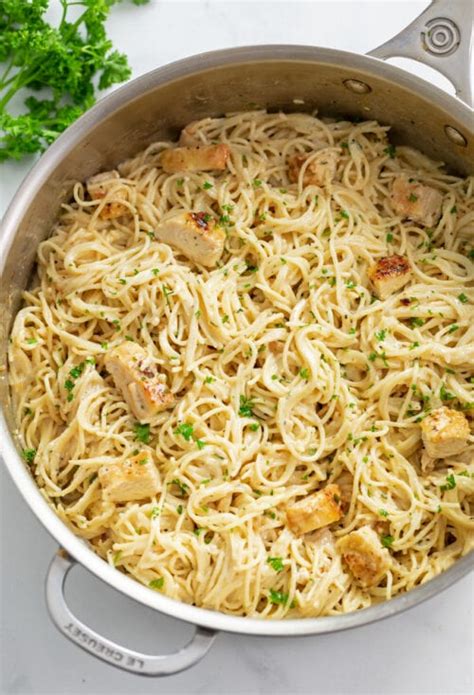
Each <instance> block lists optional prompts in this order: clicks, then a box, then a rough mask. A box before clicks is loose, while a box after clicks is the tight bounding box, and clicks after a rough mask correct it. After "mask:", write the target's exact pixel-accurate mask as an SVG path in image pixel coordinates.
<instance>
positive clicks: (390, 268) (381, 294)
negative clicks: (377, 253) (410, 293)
mask: <svg viewBox="0 0 474 695" xmlns="http://www.w3.org/2000/svg"><path fill="white" fill-rule="evenodd" d="M368 276H369V280H370V281H371V283H372V285H373V287H374V290H375V293H376V295H377V297H378V298H379V299H387V297H390V295H391V294H393V293H394V292H396V291H397V290H400V289H401V288H402V287H404V285H406V284H407V282H408V281H409V280H410V278H411V268H410V263H409V262H408V258H406V256H398V255H397V254H394V255H393V256H384V258H380V259H379V260H378V261H377V263H375V265H373V266H372V267H371V268H369V271H368Z"/></svg>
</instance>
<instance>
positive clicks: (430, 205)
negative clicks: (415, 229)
mask: <svg viewBox="0 0 474 695" xmlns="http://www.w3.org/2000/svg"><path fill="white" fill-rule="evenodd" d="M391 201H392V206H393V209H394V210H395V212H396V214H397V215H400V216H401V217H404V218H407V219H409V220H413V221H414V222H420V223H421V224H423V225H426V226H427V227H431V225H433V224H435V222H437V221H438V219H439V216H440V215H441V203H442V202H443V196H442V195H441V193H440V192H439V191H437V190H436V189H435V188H432V187H431V186H423V185H421V184H420V183H417V182H416V181H413V182H410V181H409V180H408V179H407V178H405V177H404V176H401V177H399V178H396V179H395V180H394V182H393V185H392V194H391Z"/></svg>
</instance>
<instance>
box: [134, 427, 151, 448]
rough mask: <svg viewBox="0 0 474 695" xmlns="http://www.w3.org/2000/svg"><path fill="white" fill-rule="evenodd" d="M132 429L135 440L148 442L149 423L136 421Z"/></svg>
mask: <svg viewBox="0 0 474 695" xmlns="http://www.w3.org/2000/svg"><path fill="white" fill-rule="evenodd" d="M133 431H134V433H135V440H136V441H139V442H142V443H143V444H148V442H149V441H150V425H148V424H142V423H140V422H136V423H135V424H134V426H133Z"/></svg>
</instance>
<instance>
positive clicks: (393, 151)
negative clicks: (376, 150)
mask: <svg viewBox="0 0 474 695" xmlns="http://www.w3.org/2000/svg"><path fill="white" fill-rule="evenodd" d="M384 153H385V154H388V156H389V157H390V159H395V155H396V153H397V150H396V148H395V145H389V146H388V147H386V148H385V149H384Z"/></svg>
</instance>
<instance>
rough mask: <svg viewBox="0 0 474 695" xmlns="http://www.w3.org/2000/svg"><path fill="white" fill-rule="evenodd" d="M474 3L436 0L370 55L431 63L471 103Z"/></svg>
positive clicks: (460, 96) (471, 104)
mask: <svg viewBox="0 0 474 695" xmlns="http://www.w3.org/2000/svg"><path fill="white" fill-rule="evenodd" d="M473 7H474V5H473V4H472V1H471V0H433V1H432V3H431V4H430V5H429V6H428V7H427V8H426V10H425V11H424V12H422V13H421V14H420V15H419V16H418V17H417V18H416V19H414V20H413V22H411V24H409V25H408V26H407V27H405V29H403V30H402V31H401V32H400V33H399V34H397V35H396V36H394V37H393V39H389V41H387V42H386V43H383V44H382V45H381V46H378V47H377V48H374V50H373V51H369V53H368V55H370V56H374V57H375V58H382V59H385V58H393V57H395V56H399V57H400V56H402V57H405V58H413V59H414V60H418V61H419V62H420V63H424V64H425V65H429V66H430V67H431V68H434V69H435V70H438V72H441V73H442V74H443V75H444V76H445V77H447V78H448V80H450V81H451V82H452V84H453V85H454V87H455V89H456V95H457V96H458V97H459V98H460V99H461V100H462V101H464V102H465V103H466V104H467V105H468V106H471V107H472V106H473V97H472V85H471V44H472V23H473Z"/></svg>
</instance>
